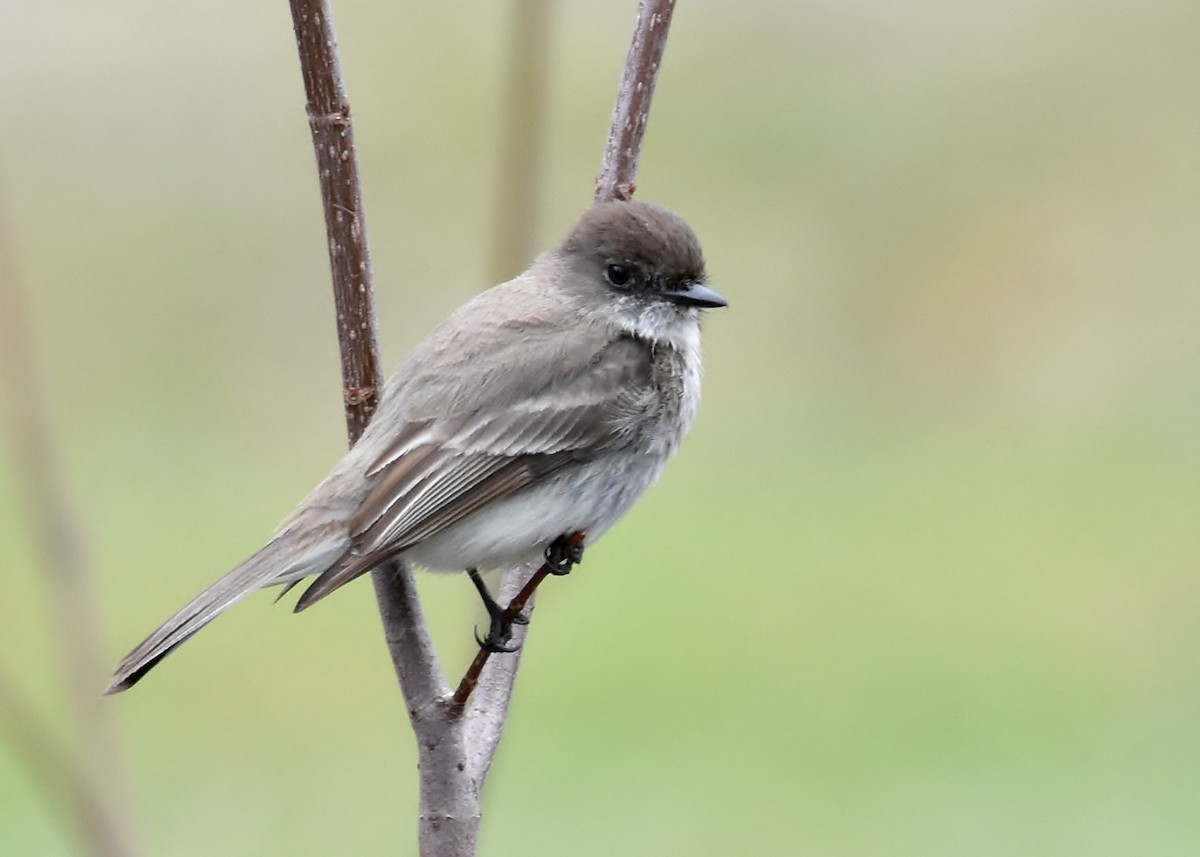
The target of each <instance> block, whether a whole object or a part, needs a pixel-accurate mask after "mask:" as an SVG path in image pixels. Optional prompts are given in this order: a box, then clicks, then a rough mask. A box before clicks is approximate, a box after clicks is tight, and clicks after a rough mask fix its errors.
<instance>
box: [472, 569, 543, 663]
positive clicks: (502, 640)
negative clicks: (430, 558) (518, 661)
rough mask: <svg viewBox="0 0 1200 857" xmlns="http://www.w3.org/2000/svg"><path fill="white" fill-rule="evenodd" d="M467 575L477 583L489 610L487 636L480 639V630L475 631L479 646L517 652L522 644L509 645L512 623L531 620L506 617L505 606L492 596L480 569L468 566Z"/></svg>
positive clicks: (478, 590)
mask: <svg viewBox="0 0 1200 857" xmlns="http://www.w3.org/2000/svg"><path fill="white" fill-rule="evenodd" d="M467 577H469V578H471V582H472V583H473V584H475V590H476V591H477V592H478V593H479V597H480V598H481V599H482V600H483V607H484V609H485V610H487V614H488V632H487V636H486V637H484V638H483V639H480V637H479V632H478V631H477V632H476V633H475V642H476V643H478V644H479V648H481V649H486V650H487V651H489V652H493V653H498V652H515V651H516V650H517V649H519V648H520V646H510V645H508V641H509V640H511V639H512V623H513V622H516V623H517V624H518V625H522V624H525V623H527V622H528V621H529V620H528V619H525V618H524V617H520V618H518V617H509V618H506V617H505V615H504V608H503V607H501V606H500V605H499V604H498V603H496V599H495V598H493V597H492V593H490V592H488V588H487V584H485V583H484V582H483V578H482V577H481V576H480V575H479V571H478V569H474V568H468V569H467Z"/></svg>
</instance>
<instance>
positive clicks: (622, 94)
mask: <svg viewBox="0 0 1200 857" xmlns="http://www.w3.org/2000/svg"><path fill="white" fill-rule="evenodd" d="M674 8H675V0H640V2H639V3H638V10H637V18H636V20H635V23H634V28H633V37H632V38H631V40H630V44H629V52H628V54H627V55H626V58H625V71H624V74H623V75H622V77H621V86H620V88H619V89H618V91H617V103H616V106H615V107H614V108H613V118H612V124H611V126H610V128H609V132H608V142H607V144H606V146H605V150H604V158H603V160H602V162H601V166H600V175H599V177H598V178H597V180H596V201H597V202H601V201H606V200H612V199H629V198H630V197H631V196H632V195H633V191H634V184H633V181H634V178H635V177H636V176H637V165H638V160H639V158H640V157H641V153H642V141H643V140H644V139H645V136H646V122H647V120H648V119H649V116H650V102H651V99H652V98H653V96H654V84H655V81H656V80H657V78H658V69H659V66H660V64H661V63H662V56H663V51H664V50H665V49H666V45H667V33H668V31H669V30H670V27H671V13H672V12H673V11H674ZM543 569H544V566H543V568H542V569H538V570H536V571H535V569H534V567H532V566H520V567H518V568H515V569H512V570H510V571H508V572H507V573H506V574H505V575H504V580H503V582H502V583H501V587H500V598H501V602H502V603H503V602H504V600H506V599H512V598H513V597H514V596H516V595H517V594H518V593H524V592H525V588H526V587H527V586H529V591H528V593H527V594H526V595H525V597H527V598H529V599H532V595H533V589H535V588H536V587H537V585H538V583H540V582H541V580H542V579H543V578H544V577H545V574H544V571H543ZM530 584H531V585H530ZM521 606H524V605H523V603H522V605H521ZM518 609H519V608H518ZM526 633H527V628H525V627H522V626H516V627H515V628H514V629H513V642H515V643H517V644H518V645H519V644H522V643H523V642H524V640H525V636H526ZM519 659H520V650H518V651H517V652H516V653H514V654H512V655H509V656H507V657H503V658H491V659H490V662H489V657H488V653H487V652H482V651H481V652H480V653H479V655H477V656H476V659H475V661H474V662H473V663H472V664H471V667H470V668H469V669H468V671H467V674H466V675H465V676H463V680H462V682H460V683H459V687H458V690H457V691H456V693H455V697H454V704H456V705H459V706H462V705H465V704H466V701H467V699H468V697H470V695H471V693H472V691H474V692H475V695H476V697H475V700H474V702H473V703H472V704H471V706H470V707H469V708H468V709H467V716H468V719H469V720H470V721H471V722H472V723H473V724H474V726H473V728H472V729H471V730H470V746H469V749H470V753H471V757H472V760H473V765H474V767H475V769H476V770H477V771H478V772H479V781H480V784H481V786H482V783H483V780H484V778H485V777H486V776H487V772H488V769H489V767H490V766H491V761H492V758H493V756H495V754H496V748H497V747H498V746H499V743H500V738H501V735H502V733H503V730H504V720H505V714H506V712H507V710H508V701H509V698H510V696H511V695H512V688H513V683H514V682H515V681H516V675H517V666H518V665H519Z"/></svg>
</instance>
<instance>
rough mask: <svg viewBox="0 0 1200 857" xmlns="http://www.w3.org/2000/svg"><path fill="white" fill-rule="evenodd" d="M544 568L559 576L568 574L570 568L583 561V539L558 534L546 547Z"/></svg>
mask: <svg viewBox="0 0 1200 857" xmlns="http://www.w3.org/2000/svg"><path fill="white" fill-rule="evenodd" d="M545 556H546V568H547V570H549V572H550V573H551V574H553V575H557V576H559V577H561V576H563V575H564V574H570V573H571V569H572V568H574V567H575V566H576V565H577V564H578V563H580V562H582V561H583V541H582V539H573V538H571V537H570V536H559V537H558V538H557V539H555V540H554V541H552V542H550V546H549V547H548V548H546V554H545Z"/></svg>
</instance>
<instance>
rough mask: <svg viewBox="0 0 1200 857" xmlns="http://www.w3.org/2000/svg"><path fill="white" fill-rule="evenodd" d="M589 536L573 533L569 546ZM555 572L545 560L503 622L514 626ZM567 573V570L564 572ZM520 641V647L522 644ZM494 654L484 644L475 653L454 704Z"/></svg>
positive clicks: (574, 546)
mask: <svg viewBox="0 0 1200 857" xmlns="http://www.w3.org/2000/svg"><path fill="white" fill-rule="evenodd" d="M586 537H587V534H586V533H582V532H580V533H572V534H571V536H570V538H568V539H567V547H568V548H570V549H571V550H573V551H577V550H581V549H582V548H583V540H584V539H585V538H586ZM552 573H553V572H552V571H551V568H550V563H549V562H544V563H542V564H541V566H540V567H539V568H538V570H537V571H535V572H534V573H533V574H531V575H530V576H529V579H528V580H526V581H525V583H524V584H523V585H522V586H521V590H520V591H519V592H518V593H517V594H516V595H514V596H513V597H512V599H510V600H509V602H508V606H507V607H505V608H504V615H503V618H502V620H501V621H502V622H503V623H504V626H505V627H507V628H513V627H514V625H513V620H515V619H516V618H517V616H519V615H521V611H523V610H524V609H525V605H526V604H528V603H529V602H530V600H531V599H532V598H533V593H535V592H536V591H537V588H538V587H539V586H541V585H542V581H543V580H545V579H546V578H547V577H549V576H550V575H551V574H552ZM564 573H565V572H564ZM520 642H522V641H518V648H519V646H520ZM491 656H492V651H491V650H490V649H486V648H484V647H482V646H480V647H479V651H478V652H476V653H475V660H473V661H471V666H470V667H468V668H467V671H466V673H465V674H464V675H463V677H462V681H460V682H459V683H458V688H457V689H456V690H455V691H454V700H453V704H454V705H455V706H457V707H458V708H462V707H463V706H464V705H465V704H466V702H467V700H468V699H469V698H470V696H471V693H472V692H473V691H474V690H475V686H476V685H477V684H478V683H479V676H480V675H481V674H482V673H483V668H484V667H485V666H487V662H488V660H489V658H491Z"/></svg>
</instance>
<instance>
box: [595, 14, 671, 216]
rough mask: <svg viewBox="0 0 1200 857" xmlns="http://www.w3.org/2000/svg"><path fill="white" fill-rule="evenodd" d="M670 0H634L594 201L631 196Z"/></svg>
mask: <svg viewBox="0 0 1200 857" xmlns="http://www.w3.org/2000/svg"><path fill="white" fill-rule="evenodd" d="M674 11H675V0H639V2H638V10H637V19H636V21H635V23H634V25H633V39H632V40H631V41H630V42H629V53H628V54H627V55H626V56H625V73H624V74H623V75H622V76H621V86H620V88H619V89H618V90H617V106H616V107H615V108H613V117H612V124H611V125H610V126H609V129H608V142H607V143H605V146H604V158H603V160H602V161H601V162H600V174H599V175H598V176H597V177H596V201H597V202H607V201H609V200H614V199H630V198H632V197H633V192H634V190H635V189H636V185H635V184H634V181H635V180H636V179H637V168H638V159H639V158H640V157H641V155H642V140H643V138H644V137H645V136H646V123H647V122H648V121H649V119H650V101H651V99H653V98H654V85H655V83H657V82H658V69H659V67H660V66H661V65H662V58H663V51H665V50H666V48H667V33H668V32H670V29H671V14H672V13H673V12H674Z"/></svg>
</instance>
